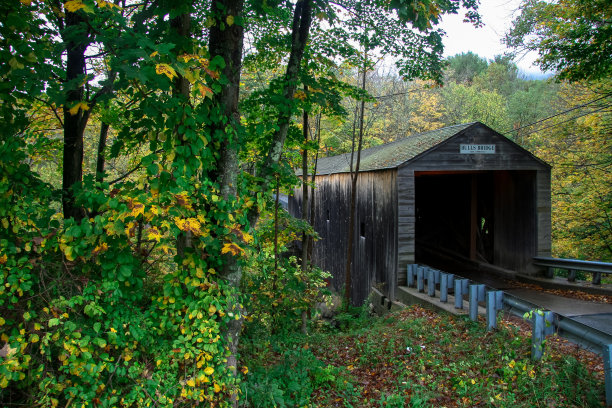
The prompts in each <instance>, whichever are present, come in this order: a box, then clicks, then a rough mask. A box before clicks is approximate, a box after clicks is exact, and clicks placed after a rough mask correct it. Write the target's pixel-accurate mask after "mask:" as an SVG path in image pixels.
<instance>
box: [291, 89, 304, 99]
mask: <svg viewBox="0 0 612 408" xmlns="http://www.w3.org/2000/svg"><path fill="white" fill-rule="evenodd" d="M293 97H294V98H296V99H299V100H300V101H304V100H305V99H306V93H305V92H304V91H302V90H298V91H296V92H295V93H294V94H293Z"/></svg>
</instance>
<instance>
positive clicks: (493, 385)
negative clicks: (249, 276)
mask: <svg viewBox="0 0 612 408" xmlns="http://www.w3.org/2000/svg"><path fill="white" fill-rule="evenodd" d="M349 315H350V318H348V317H349ZM340 320H341V321H342V322H344V324H330V323H329V322H325V321H323V320H320V321H318V322H317V321H315V322H314V323H313V327H311V329H312V332H311V333H310V334H308V335H304V334H296V333H292V334H287V333H286V332H285V333H279V334H274V335H272V334H270V335H269V336H268V337H267V338H265V340H264V338H263V337H261V336H262V328H261V327H258V326H259V323H257V322H251V323H250V324H249V325H248V326H247V334H246V335H245V337H244V338H243V343H242V349H241V351H242V352H241V358H242V361H243V363H244V364H246V365H247V366H248V372H247V374H246V375H245V379H244V382H243V383H242V392H243V406H252V407H303V406H313V407H475V406H479V407H484V406H487V407H597V406H603V403H602V398H603V395H602V393H603V390H604V387H603V383H602V378H600V377H599V376H598V375H597V374H594V373H593V372H592V371H591V370H588V369H587V367H586V366H585V364H584V363H583V362H582V361H579V360H577V359H576V358H575V357H573V356H571V355H568V354H567V353H564V352H560V351H559V349H557V348H556V347H555V346H554V344H552V345H550V347H549V348H548V349H547V351H546V353H545V357H544V359H543V360H542V361H540V362H537V363H535V362H532V361H531V360H530V339H529V338H528V337H527V336H526V334H525V333H524V332H521V330H520V329H519V327H518V326H515V325H513V324H512V323H510V322H508V321H505V320H501V321H500V325H499V326H500V329H499V330H497V331H495V332H487V331H486V327H485V325H483V324H479V323H474V322H471V321H469V320H467V319H465V318H457V317H454V316H451V315H448V314H437V313H434V312H431V311H428V310H424V309H422V308H420V307H411V308H409V309H405V310H402V311H399V312H395V313H392V314H389V315H387V316H386V317H371V316H368V313H367V312H364V310H363V309H354V310H352V311H351V313H350V314H348V313H345V314H344V315H342V316H341V319H340ZM254 332H257V337H254V336H252V335H251V333H254ZM268 333H269V332H268Z"/></svg>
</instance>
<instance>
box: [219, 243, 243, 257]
mask: <svg viewBox="0 0 612 408" xmlns="http://www.w3.org/2000/svg"><path fill="white" fill-rule="evenodd" d="M243 252H244V249H242V248H240V247H239V246H238V245H236V244H235V243H233V242H230V243H226V244H223V248H221V253H222V254H228V253H231V254H232V255H234V256H236V255H239V254H241V253H243Z"/></svg>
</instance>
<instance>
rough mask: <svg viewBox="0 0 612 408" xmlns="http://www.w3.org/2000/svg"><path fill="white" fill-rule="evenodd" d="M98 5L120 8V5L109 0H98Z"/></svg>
mask: <svg viewBox="0 0 612 408" xmlns="http://www.w3.org/2000/svg"><path fill="white" fill-rule="evenodd" d="M98 7H100V8H108V9H110V10H112V9H113V8H116V9H117V10H121V7H119V6H118V5H116V4H113V3H111V2H110V1H105V0H98Z"/></svg>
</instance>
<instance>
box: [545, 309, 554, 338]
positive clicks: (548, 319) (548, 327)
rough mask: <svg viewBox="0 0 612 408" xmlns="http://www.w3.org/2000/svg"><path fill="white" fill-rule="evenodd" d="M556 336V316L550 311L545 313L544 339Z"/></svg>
mask: <svg viewBox="0 0 612 408" xmlns="http://www.w3.org/2000/svg"><path fill="white" fill-rule="evenodd" d="M551 334H555V314H554V313H553V312H551V311H550V310H546V311H545V312H544V337H546V336H550V335H551Z"/></svg>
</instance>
